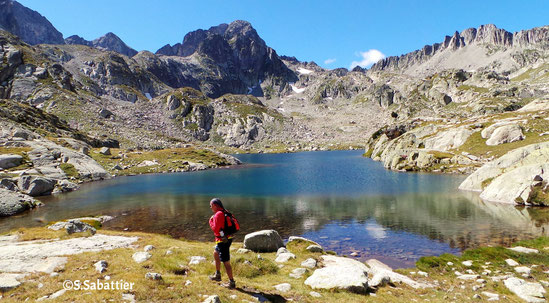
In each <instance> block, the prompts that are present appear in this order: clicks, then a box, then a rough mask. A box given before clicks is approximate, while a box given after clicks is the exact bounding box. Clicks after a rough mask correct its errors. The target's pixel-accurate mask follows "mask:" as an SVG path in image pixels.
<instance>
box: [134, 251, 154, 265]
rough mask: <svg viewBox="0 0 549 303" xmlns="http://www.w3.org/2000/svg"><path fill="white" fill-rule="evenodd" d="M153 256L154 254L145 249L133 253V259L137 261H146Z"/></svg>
mask: <svg viewBox="0 0 549 303" xmlns="http://www.w3.org/2000/svg"><path fill="white" fill-rule="evenodd" d="M151 257H152V255H151V254H149V253H148V252H145V251H140V252H136V253H135V254H133V255H132V258H133V260H134V261H135V262H137V263H142V262H145V261H147V260H149V259H150V258H151Z"/></svg>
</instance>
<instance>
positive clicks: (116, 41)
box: [65, 33, 137, 57]
mask: <svg viewBox="0 0 549 303" xmlns="http://www.w3.org/2000/svg"><path fill="white" fill-rule="evenodd" d="M65 43H66V44H80V45H86V46H90V47H95V48H98V49H103V50H109V51H113V52H117V53H119V54H122V55H125V56H128V57H133V56H135V55H136V54H137V51H136V50H135V49H133V48H131V47H129V46H128V45H127V44H126V43H124V41H122V39H120V37H118V36H117V35H115V34H113V33H107V34H105V35H104V36H102V37H99V38H97V39H95V40H93V41H88V40H86V39H84V38H82V37H80V36H77V35H73V36H70V37H68V38H67V39H65Z"/></svg>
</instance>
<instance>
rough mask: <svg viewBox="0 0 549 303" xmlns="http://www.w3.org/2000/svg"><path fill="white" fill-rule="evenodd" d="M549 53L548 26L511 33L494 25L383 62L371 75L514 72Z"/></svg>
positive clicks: (375, 66) (456, 35)
mask: <svg viewBox="0 0 549 303" xmlns="http://www.w3.org/2000/svg"><path fill="white" fill-rule="evenodd" d="M548 53H549V26H544V27H537V28H533V29H529V30H523V31H520V32H516V33H510V32H508V31H506V30H504V29H499V28H497V27H496V26H495V25H493V24H488V25H481V26H480V27H479V28H468V29H466V30H464V31H462V32H461V33H459V32H457V31H456V32H455V33H454V35H453V36H446V37H445V38H444V41H443V42H441V43H435V44H433V45H426V46H425V47H423V48H422V49H420V50H416V51H413V52H411V53H407V54H404V55H401V56H392V57H388V58H385V59H383V60H381V61H379V62H378V63H376V64H374V65H373V66H372V67H371V69H370V71H391V72H401V73H404V74H408V75H422V76H426V75H430V74H433V73H436V72H439V71H442V70H445V69H451V68H461V69H466V70H478V69H482V68H484V69H487V70H494V71H497V72H507V73H509V72H514V71H516V70H518V69H520V68H522V67H524V66H526V65H529V64H532V63H534V62H536V61H537V60H538V59H540V58H542V57H544V56H546V55H547V54H548Z"/></svg>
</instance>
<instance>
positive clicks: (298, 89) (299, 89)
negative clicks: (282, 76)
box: [290, 84, 306, 94]
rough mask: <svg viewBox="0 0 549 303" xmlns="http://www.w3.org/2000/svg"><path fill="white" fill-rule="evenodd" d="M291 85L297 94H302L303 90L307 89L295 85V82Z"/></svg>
mask: <svg viewBox="0 0 549 303" xmlns="http://www.w3.org/2000/svg"><path fill="white" fill-rule="evenodd" d="M290 86H291V87H292V90H293V91H294V92H295V93H297V94H301V93H302V92H304V91H305V89H306V88H305V87H304V88H297V87H296V86H295V85H293V84H290Z"/></svg>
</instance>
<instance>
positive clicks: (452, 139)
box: [425, 126, 474, 151]
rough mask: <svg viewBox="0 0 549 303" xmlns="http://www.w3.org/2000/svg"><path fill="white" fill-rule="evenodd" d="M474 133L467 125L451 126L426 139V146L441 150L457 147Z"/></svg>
mask: <svg viewBox="0 0 549 303" xmlns="http://www.w3.org/2000/svg"><path fill="white" fill-rule="evenodd" d="M473 133H474V131H473V130H470V129H469V128H468V127H466V126H462V127H458V128H451V129H449V130H446V131H442V132H439V133H437V134H436V135H434V136H432V137H429V138H427V139H425V148H426V149H435V150H440V151H447V150H450V149H455V148H458V147H460V146H461V145H463V144H464V143H465V142H466V141H467V139H468V138H469V137H470V136H471V135H472V134H473Z"/></svg>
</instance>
